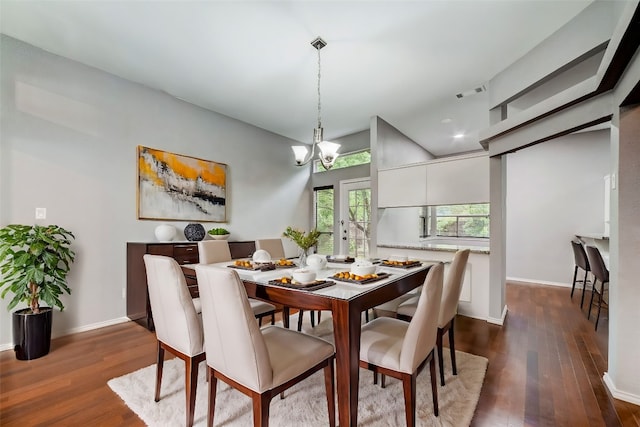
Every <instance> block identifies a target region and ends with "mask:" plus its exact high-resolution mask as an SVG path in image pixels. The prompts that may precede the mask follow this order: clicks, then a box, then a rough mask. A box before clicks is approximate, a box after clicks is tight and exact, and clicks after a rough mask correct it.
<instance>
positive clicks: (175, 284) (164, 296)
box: [143, 254, 204, 356]
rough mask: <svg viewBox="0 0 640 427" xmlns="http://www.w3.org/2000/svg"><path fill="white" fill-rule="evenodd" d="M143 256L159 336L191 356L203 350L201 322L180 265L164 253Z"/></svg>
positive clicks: (150, 300)
mask: <svg viewBox="0 0 640 427" xmlns="http://www.w3.org/2000/svg"><path fill="white" fill-rule="evenodd" d="M143 259H144V264H145V267H146V270H147V286H148V288H149V302H150V304H151V315H152V316H153V323H154V325H155V328H156V337H157V338H158V340H160V341H162V342H163V343H165V344H167V345H169V346H171V347H173V348H175V349H176V350H178V351H180V352H181V353H184V354H187V355H189V356H195V355H197V354H200V353H202V352H203V351H204V335H203V331H202V321H201V320H200V316H198V314H197V313H196V309H195V306H194V305H193V300H192V299H191V294H190V293H189V290H188V289H187V283H186V281H185V278H184V273H183V272H182V270H181V269H180V266H179V265H178V263H177V262H176V260H175V259H173V258H171V257H166V256H161V255H149V254H147V255H144V257H143Z"/></svg>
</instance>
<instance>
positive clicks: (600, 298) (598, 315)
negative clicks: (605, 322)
mask: <svg viewBox="0 0 640 427" xmlns="http://www.w3.org/2000/svg"><path fill="white" fill-rule="evenodd" d="M603 294H604V283H602V288H601V289H600V292H598V296H599V298H598V314H597V316H596V329H595V330H596V331H597V330H598V321H599V320H600V310H601V309H602V296H603Z"/></svg>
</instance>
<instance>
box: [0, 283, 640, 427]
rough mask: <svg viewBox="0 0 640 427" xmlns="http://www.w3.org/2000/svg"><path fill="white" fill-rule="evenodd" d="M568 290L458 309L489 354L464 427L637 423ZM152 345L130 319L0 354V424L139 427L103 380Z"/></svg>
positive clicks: (149, 359)
mask: <svg viewBox="0 0 640 427" xmlns="http://www.w3.org/2000/svg"><path fill="white" fill-rule="evenodd" d="M569 291H570V289H566V288H557V287H549V286H533V285H524V284H508V285H507V305H508V307H509V314H508V316H507V319H506V321H505V324H504V326H502V327H500V326H496V325H491V324H488V323H486V322H484V321H479V320H474V319H470V318H467V317H462V316H458V318H457V319H456V328H455V333H456V346H457V348H458V349H459V350H461V351H466V352H469V353H473V354H478V355H482V356H485V357H487V358H488V359H489V367H488V370H487V376H486V379H485V382H484V385H483V388H482V393H481V395H480V400H479V402H478V407H477V409H476V413H475V417H474V419H473V423H472V425H474V426H523V425H526V426H619V425H620V426H640V407H639V406H635V405H631V404H628V403H625V402H622V401H618V400H615V399H613V398H612V397H611V396H610V394H609V393H608V391H607V389H606V386H605V385H604V383H603V382H602V375H603V373H604V372H605V371H606V368H607V330H608V319H607V317H606V312H603V314H604V317H603V318H601V319H600V324H599V326H598V331H597V332H595V331H594V327H593V318H592V321H591V322H589V321H587V319H586V314H585V313H586V309H585V310H584V312H581V311H580V303H579V297H576V295H574V300H573V301H571V300H570V298H569ZM577 295H579V292H578V294H577ZM54 321H55V320H54ZM445 342H446V339H445ZM155 349H156V347H155V336H154V334H153V333H150V332H149V331H147V330H146V329H144V328H143V327H141V326H139V325H137V324H135V323H133V322H130V323H125V324H120V325H116V326H110V327H107V328H103V329H99V330H95V331H90V332H84V333H79V334H75V335H70V336H66V337H62V338H58V339H55V340H53V343H52V351H51V353H50V354H49V355H47V356H45V357H43V358H40V359H36V360H32V361H17V360H15V357H14V353H13V351H5V352H2V353H0V426H3V427H8V426H18V425H20V426H85V425H91V426H142V425H144V424H143V423H142V421H140V420H139V419H138V418H137V416H136V415H135V414H133V412H131V411H130V410H129V409H128V408H127V407H126V406H125V405H124V404H123V403H122V401H121V400H120V398H119V397H118V396H117V395H116V394H115V393H113V392H112V391H111V389H110V388H109V387H108V386H107V384H106V383H107V380H109V379H110V378H113V377H116V376H120V375H123V374H126V373H128V372H131V371H133V370H136V369H139V368H142V367H144V366H148V365H150V364H153V363H154V362H155ZM447 360H448V359H445V361H447ZM365 380H368V378H367V379H365Z"/></svg>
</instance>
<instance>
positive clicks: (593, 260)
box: [587, 246, 609, 283]
mask: <svg viewBox="0 0 640 427" xmlns="http://www.w3.org/2000/svg"><path fill="white" fill-rule="evenodd" d="M587 257H588V258H589V265H590V266H591V273H593V275H594V276H596V279H598V280H599V281H600V282H602V283H606V282H608V281H609V269H608V268H607V266H606V265H605V263H604V259H602V254H601V253H600V250H599V249H598V248H596V247H595V246H587Z"/></svg>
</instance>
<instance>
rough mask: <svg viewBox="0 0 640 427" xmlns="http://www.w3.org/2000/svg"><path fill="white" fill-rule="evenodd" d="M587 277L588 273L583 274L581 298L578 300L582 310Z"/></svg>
mask: <svg viewBox="0 0 640 427" xmlns="http://www.w3.org/2000/svg"><path fill="white" fill-rule="evenodd" d="M587 276H589V272H588V271H585V272H584V281H583V282H582V298H580V309H581V310H582V306H583V305H584V289H585V288H586V287H587Z"/></svg>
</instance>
